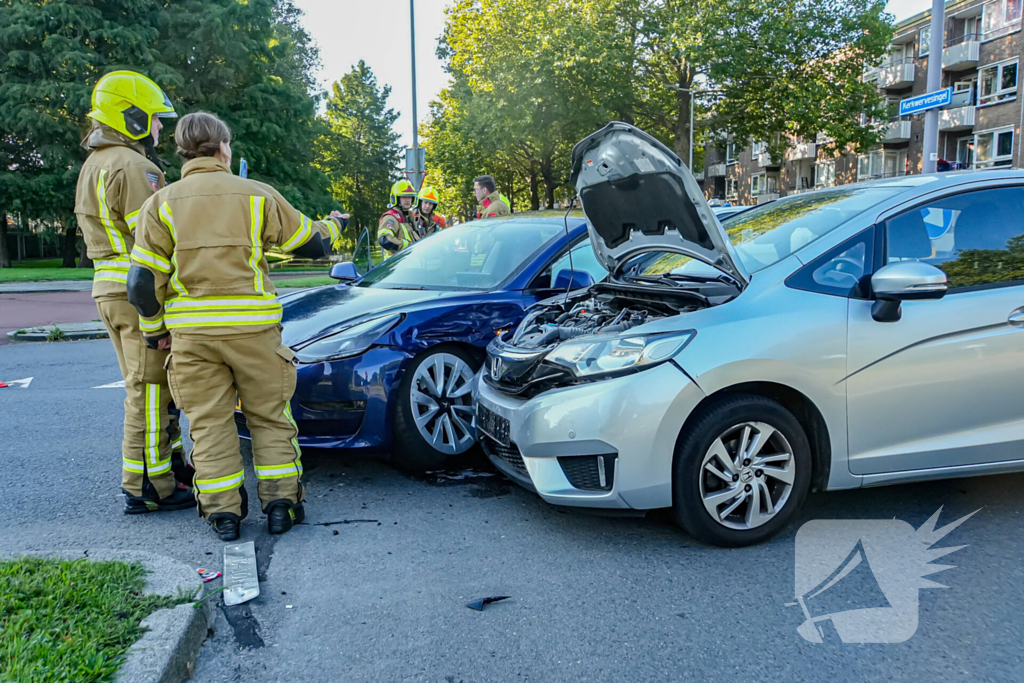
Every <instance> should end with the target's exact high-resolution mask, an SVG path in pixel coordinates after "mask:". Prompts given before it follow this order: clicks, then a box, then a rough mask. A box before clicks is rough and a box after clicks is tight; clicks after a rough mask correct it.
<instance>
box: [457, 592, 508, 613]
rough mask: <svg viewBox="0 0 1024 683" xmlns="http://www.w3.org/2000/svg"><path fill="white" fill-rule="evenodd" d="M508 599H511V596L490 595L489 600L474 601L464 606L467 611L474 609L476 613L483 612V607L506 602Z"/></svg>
mask: <svg viewBox="0 0 1024 683" xmlns="http://www.w3.org/2000/svg"><path fill="white" fill-rule="evenodd" d="M510 597H512V596H511V595H492V596H491V597H489V598H480V599H479V600H474V601H473V602H470V603H468V604H467V605H466V607H468V608H469V609H475V610H476V611H477V612H483V611H484V605H489V604H491V603H492V602H501V601H502V600H508V599H509V598H510Z"/></svg>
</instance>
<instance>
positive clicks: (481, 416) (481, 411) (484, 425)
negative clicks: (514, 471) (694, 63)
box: [476, 403, 510, 448]
mask: <svg viewBox="0 0 1024 683" xmlns="http://www.w3.org/2000/svg"><path fill="white" fill-rule="evenodd" d="M476 428H477V430H479V431H480V432H481V433H483V434H485V435H487V436H488V437H490V438H491V439H493V440H494V441H497V442H498V443H499V444H500V445H502V446H505V447H506V448H508V447H509V445H510V442H509V421H508V420H506V419H505V418H503V417H502V416H501V415H498V414H497V413H495V412H493V411H491V410H488V409H487V408H485V407H484V406H483V405H481V404H480V403H477V404H476Z"/></svg>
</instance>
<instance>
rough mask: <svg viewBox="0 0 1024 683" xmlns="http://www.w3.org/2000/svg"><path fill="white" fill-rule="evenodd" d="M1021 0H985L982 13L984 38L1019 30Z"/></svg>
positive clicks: (987, 38)
mask: <svg viewBox="0 0 1024 683" xmlns="http://www.w3.org/2000/svg"><path fill="white" fill-rule="evenodd" d="M1020 17H1021V0H993V2H986V3H985V9H984V12H983V14H982V21H981V24H982V31H983V37H984V39H985V40H992V39H993V38H998V37H1000V36H1005V35H1006V34H1007V33H1013V32H1014V31H1018V30H1020Z"/></svg>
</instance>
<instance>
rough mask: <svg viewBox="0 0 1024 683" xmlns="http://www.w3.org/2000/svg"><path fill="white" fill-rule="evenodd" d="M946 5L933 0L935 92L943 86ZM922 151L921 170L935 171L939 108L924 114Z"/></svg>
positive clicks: (931, 87)
mask: <svg viewBox="0 0 1024 683" xmlns="http://www.w3.org/2000/svg"><path fill="white" fill-rule="evenodd" d="M945 13H946V6H945V2H944V1H943V0H932V23H931V38H930V39H929V46H928V87H927V89H926V92H930V93H933V92H935V91H936V90H938V89H939V88H941V87H942V50H943V48H944V47H945V39H944V35H945V33H944V31H943V30H942V27H943V26H944V25H945V23H946V22H945ZM922 148H923V149H922V151H921V172H922V173H935V168H936V161H938V158H939V154H938V149H939V110H938V109H931V110H929V111H927V112H925V115H924V140H923V144H922Z"/></svg>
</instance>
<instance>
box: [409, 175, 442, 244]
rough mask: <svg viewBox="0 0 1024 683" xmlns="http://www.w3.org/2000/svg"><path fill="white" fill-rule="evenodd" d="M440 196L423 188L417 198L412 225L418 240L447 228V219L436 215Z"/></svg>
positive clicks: (435, 191) (433, 189)
mask: <svg viewBox="0 0 1024 683" xmlns="http://www.w3.org/2000/svg"><path fill="white" fill-rule="evenodd" d="M439 197H440V195H439V194H438V192H437V190H436V189H435V188H433V187H423V188H422V189H421V190H420V193H419V196H418V197H417V203H416V211H415V213H414V214H413V223H414V225H415V227H416V232H417V233H418V234H419V239H422V238H424V237H426V236H428V235H433V234H434V233H435V232H438V231H440V230H444V229H445V228H447V227H448V219H447V218H445V217H444V216H442V215H441V214H439V213H437V212H436V211H437V206H438V204H440V203H441V200H440V198H439Z"/></svg>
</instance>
